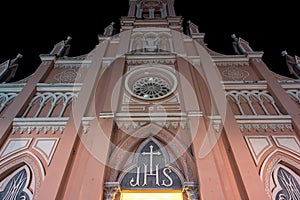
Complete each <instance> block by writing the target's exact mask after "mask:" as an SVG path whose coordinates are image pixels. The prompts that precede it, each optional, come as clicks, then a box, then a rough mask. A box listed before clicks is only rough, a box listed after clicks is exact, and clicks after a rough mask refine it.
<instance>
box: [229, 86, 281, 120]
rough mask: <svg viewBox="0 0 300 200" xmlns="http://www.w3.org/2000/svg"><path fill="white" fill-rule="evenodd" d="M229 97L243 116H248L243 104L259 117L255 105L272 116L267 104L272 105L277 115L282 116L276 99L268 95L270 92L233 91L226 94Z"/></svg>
mask: <svg viewBox="0 0 300 200" xmlns="http://www.w3.org/2000/svg"><path fill="white" fill-rule="evenodd" d="M226 96H227V97H231V99H232V100H233V102H234V103H235V104H236V105H237V107H238V109H239V111H240V113H241V115H246V113H245V111H244V109H243V107H242V102H245V103H247V104H248V106H249V107H250V109H251V111H252V115H258V114H257V109H255V104H258V105H259V106H260V107H261V109H262V110H263V111H264V113H265V115H271V114H270V111H269V109H268V108H267V107H266V105H265V104H267V103H268V104H271V106H272V107H273V108H274V110H275V111H276V114H277V115H282V113H281V112H280V110H279V108H278V107H277V105H276V103H275V100H274V98H273V97H272V96H271V95H270V94H269V93H268V91H258V90H242V91H236V90H231V91H228V92H227V94H226Z"/></svg>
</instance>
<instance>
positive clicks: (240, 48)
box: [231, 34, 253, 55]
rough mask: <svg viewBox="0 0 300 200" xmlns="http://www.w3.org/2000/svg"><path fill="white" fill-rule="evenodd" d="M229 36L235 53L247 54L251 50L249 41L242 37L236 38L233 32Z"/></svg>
mask: <svg viewBox="0 0 300 200" xmlns="http://www.w3.org/2000/svg"><path fill="white" fill-rule="evenodd" d="M231 37H232V38H233V40H234V41H233V48H234V51H235V53H236V54H239V55H241V54H247V53H249V52H253V50H252V48H251V47H250V46H249V43H248V42H247V41H246V40H244V39H242V38H240V37H239V38H238V37H236V35H235V34H233V35H231Z"/></svg>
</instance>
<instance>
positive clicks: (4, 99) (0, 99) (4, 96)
mask: <svg viewBox="0 0 300 200" xmlns="http://www.w3.org/2000/svg"><path fill="white" fill-rule="evenodd" d="M16 96H18V94H17V93H0V113H1V112H2V110H3V109H4V107H5V106H6V105H7V104H9V103H11V102H12V101H13V100H14V98H15V97H16Z"/></svg>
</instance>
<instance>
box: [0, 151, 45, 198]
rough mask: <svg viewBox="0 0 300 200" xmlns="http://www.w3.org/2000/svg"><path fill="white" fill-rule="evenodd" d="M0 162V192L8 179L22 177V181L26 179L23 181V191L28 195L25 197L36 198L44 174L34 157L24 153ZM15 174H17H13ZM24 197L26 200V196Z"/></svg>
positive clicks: (6, 184)
mask: <svg viewBox="0 0 300 200" xmlns="http://www.w3.org/2000/svg"><path fill="white" fill-rule="evenodd" d="M0 164H1V166H3V167H1V168H0V193H1V192H4V190H5V188H7V187H8V185H9V184H8V182H9V181H10V180H12V179H16V180H17V181H18V180H19V181H20V178H22V180H23V181H25V180H26V181H25V182H24V183H23V184H24V185H23V186H24V188H23V191H24V192H25V193H26V194H27V195H28V196H27V197H29V199H30V200H31V199H34V200H37V199H38V194H39V188H40V185H41V182H42V181H43V179H44V176H45V174H43V172H41V166H40V164H37V163H36V161H35V159H34V158H31V156H30V155H28V154H27V155H26V154H24V155H19V156H17V157H16V158H14V159H12V160H11V159H6V161H2V162H1V163H0ZM21 171H22V172H21ZM19 172H20V173H19ZM18 173H19V174H18ZM16 174H18V175H17V176H15V175H16ZM25 175H26V177H25ZM2 198H3V197H2ZM25 199H26V200H27V198H25Z"/></svg>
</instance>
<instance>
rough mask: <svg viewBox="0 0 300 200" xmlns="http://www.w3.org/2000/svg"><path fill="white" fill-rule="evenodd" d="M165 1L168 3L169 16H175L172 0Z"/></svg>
mask: <svg viewBox="0 0 300 200" xmlns="http://www.w3.org/2000/svg"><path fill="white" fill-rule="evenodd" d="M167 3H168V14H169V16H171V17H175V16H176V14H175V9H174V0H168V1H167Z"/></svg>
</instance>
